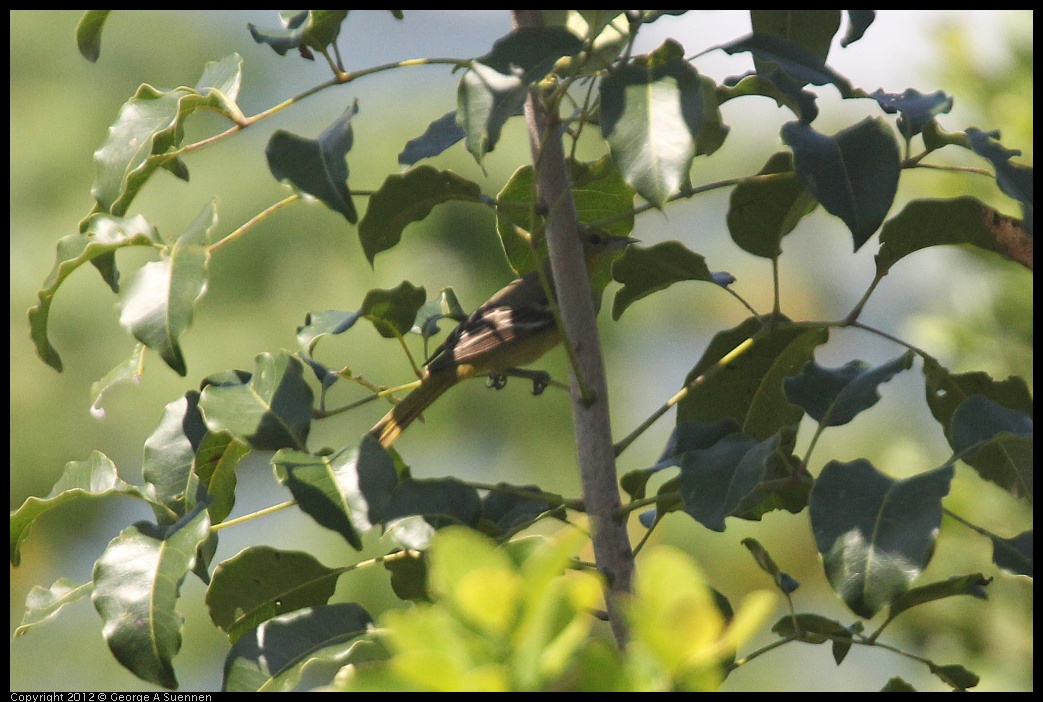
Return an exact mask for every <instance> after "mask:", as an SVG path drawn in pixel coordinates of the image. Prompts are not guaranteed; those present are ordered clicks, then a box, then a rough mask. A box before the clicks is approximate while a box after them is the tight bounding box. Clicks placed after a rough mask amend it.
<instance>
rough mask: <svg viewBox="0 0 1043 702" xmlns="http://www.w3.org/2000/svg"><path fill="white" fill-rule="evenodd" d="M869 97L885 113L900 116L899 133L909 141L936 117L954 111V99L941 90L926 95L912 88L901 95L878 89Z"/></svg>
mask: <svg viewBox="0 0 1043 702" xmlns="http://www.w3.org/2000/svg"><path fill="white" fill-rule="evenodd" d="M869 97H871V98H873V99H874V100H876V101H877V103H878V104H879V105H880V107H881V108H882V109H883V110H884V112H887V113H889V114H894V113H896V112H897V113H898V114H899V117H898V131H899V132H901V133H902V136H904V137H905V138H906V139H907V140H908V139H912V138H913V137H914V136H916V135H917V134H919V133H920V132H922V131H923V130H924V127H926V126H927V125H928V124H929V123H930V122H932V121H933V120H934V118H935V117H937V116H938V115H944V114H948V112H949V111H950V110H951V109H952V98H951V97H950V96H948V95H946V94H945V93H943V92H942V91H941V90H936V91H935V92H933V93H931V94H930V95H924V94H923V93H921V92H920V91H918V90H913V89H912V88H908V89H906V90H905V91H904V92H903V93H901V94H897V93H885V92H884V91H883V89H880V88H878V89H876V90H874V91H873V92H871V93H870V94H869Z"/></svg>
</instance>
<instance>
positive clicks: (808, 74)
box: [721, 10, 856, 122]
mask: <svg viewBox="0 0 1043 702" xmlns="http://www.w3.org/2000/svg"><path fill="white" fill-rule="evenodd" d="M782 12H787V10H783V11H782ZM828 12H835V10H823V11H820V16H823V15H822V14H821V13H828ZM838 19H839V18H838ZM829 22H830V20H828V19H827V20H826V23H827V24H828V23H829ZM823 28H825V29H826V31H827V32H828V27H827V26H825V25H820V26H819V27H818V28H815V27H814V26H812V32H811V33H808V34H807V35H800V36H798V35H792V36H794V37H795V38H797V39H799V41H800V42H805V44H802V43H798V41H794V40H792V39H791V38H788V37H785V36H781V35H780V36H772V35H771V34H764V33H759V32H755V33H753V34H747V35H745V36H742V37H739V38H738V39H735V40H734V41H730V42H728V43H727V44H724V45H723V46H722V47H721V48H722V49H723V50H724V51H725V52H726V53H728V54H737V53H742V52H745V51H748V52H750V53H751V54H753V57H754V63H755V64H756V65H757V66H758V68H757V73H758V74H760V75H762V76H764V77H766V78H768V79H770V80H773V81H774V82H776V84H778V83H779V80H778V78H776V77H774V76H772V73H771V69H770V67H769V66H765V63H771V64H775V66H777V67H778V68H779V70H781V71H783V72H784V73H785V76H786V77H788V78H789V81H791V82H793V83H794V84H795V85H796V86H803V85H807V84H808V83H811V84H812V85H827V84H832V85H833V86H835V87H836V89H837V90H839V91H840V95H841V96H842V97H854V96H855V95H856V93H855V89H854V88H853V87H852V86H851V82H850V81H849V80H848V79H847V78H845V77H844V76H842V75H840V74H839V73H837V72H836V71H834V70H833V69H832V68H830V67H829V66H827V65H826V56H825V53H823V48H822V45H823V43H822V38H823V36H824V32H823V31H822V30H823ZM787 31H789V30H787ZM811 46H814V48H809V47H811ZM804 121H805V122H808V121H810V119H805V120H804Z"/></svg>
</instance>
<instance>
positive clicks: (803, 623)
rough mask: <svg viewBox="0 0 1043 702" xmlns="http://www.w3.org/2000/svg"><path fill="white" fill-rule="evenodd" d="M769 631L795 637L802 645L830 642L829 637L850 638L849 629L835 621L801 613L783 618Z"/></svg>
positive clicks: (817, 615)
mask: <svg viewBox="0 0 1043 702" xmlns="http://www.w3.org/2000/svg"><path fill="white" fill-rule="evenodd" d="M794 620H796V622H794ZM794 624H795V625H794ZM771 631H772V633H773V634H778V635H779V636H793V635H796V636H798V637H799V639H800V640H801V641H803V642H804V643H810V644H820V643H825V642H827V641H829V640H830V637H831V636H841V637H846V638H848V639H850V638H851V630H850V629H848V628H847V627H846V626H844V625H843V624H841V623H840V622H838V621H836V620H835V619H829V618H828V617H823V616H821V615H819V614H803V613H802V614H797V615H795V616H787V617H783V618H782V619H780V620H779V621H777V622H775V625H774V626H772V627H771Z"/></svg>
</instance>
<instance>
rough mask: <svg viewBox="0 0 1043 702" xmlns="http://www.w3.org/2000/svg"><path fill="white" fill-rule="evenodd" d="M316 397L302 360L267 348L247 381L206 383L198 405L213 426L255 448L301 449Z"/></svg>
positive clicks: (266, 449)
mask: <svg viewBox="0 0 1043 702" xmlns="http://www.w3.org/2000/svg"><path fill="white" fill-rule="evenodd" d="M312 399H313V394H312V391H311V388H310V387H309V386H308V384H307V383H306V382H305V381H304V369H303V366H301V362H300V361H298V360H297V359H296V358H293V357H292V356H290V355H289V354H287V353H285V352H283V353H280V354H279V355H276V356H273V355H272V354H268V353H263V354H260V355H259V356H257V359H256V366H255V369H254V374H253V375H252V376H251V377H250V379H249V381H248V382H241V383H233V384H227V385H207V386H206V387H205V388H203V392H202V395H201V396H200V399H199V409H200V410H202V412H203V417H204V419H205V420H206V425H207V428H209V429H210V431H215V432H217V431H227V432H229V433H230V434H231V435H232V436H234V437H236V438H237V439H240V440H242V441H244V442H246V443H247V444H249V446H250V447H251V448H253V449H255V450H257V451H276V450H278V449H281V448H287V447H289V448H300V449H303V448H304V446H305V443H306V441H307V439H308V431H309V430H310V429H311V409H312Z"/></svg>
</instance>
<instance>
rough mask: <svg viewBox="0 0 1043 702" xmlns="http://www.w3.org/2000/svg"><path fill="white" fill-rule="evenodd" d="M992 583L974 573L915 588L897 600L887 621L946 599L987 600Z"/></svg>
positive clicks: (889, 612) (892, 604) (990, 580)
mask: <svg viewBox="0 0 1043 702" xmlns="http://www.w3.org/2000/svg"><path fill="white" fill-rule="evenodd" d="M991 582H992V578H986V577H985V576H984V575H982V574H981V573H974V574H973V575H957V576H954V577H952V578H949V579H948V580H942V581H941V582H937V583H931V584H930V585H921V586H920V587H914V588H912V589H911V590H909V591H908V592H905V593H903V594H902V595H899V596H898V597H896V598H895V600H894V602H892V603H891V609H890V610H889V611H888V613H887V619H888V621H890V620H891V619H894V618H895V617H897V616H898V615H899V614H901V613H902V612H904V611H906V610H907V609H911V608H912V607H916V606H917V605H922V604H926V603H928V602H935V601H937V600H943V599H945V598H946V597H956V596H957V595H970V596H971V597H977V598H978V599H979V600H984V599H986V595H985V587H986V586H987V585H988V584H989V583H991Z"/></svg>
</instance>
